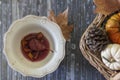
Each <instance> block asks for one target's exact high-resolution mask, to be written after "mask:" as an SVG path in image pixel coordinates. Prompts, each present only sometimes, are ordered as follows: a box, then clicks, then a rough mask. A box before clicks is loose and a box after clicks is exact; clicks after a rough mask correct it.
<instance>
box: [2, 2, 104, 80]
mask: <svg viewBox="0 0 120 80" xmlns="http://www.w3.org/2000/svg"><path fill="white" fill-rule="evenodd" d="M0 2H1V4H0V80H105V79H104V78H103V76H102V75H101V74H100V73H99V72H98V71H97V70H96V69H95V68H93V67H92V66H91V65H90V64H89V63H88V61H86V60H85V58H84V57H83V56H82V54H81V52H80V49H79V40H80V37H81V35H82V34H83V32H84V31H85V29H86V28H87V26H88V25H89V24H90V23H91V22H92V20H93V19H94V17H95V14H94V13H93V10H94V7H95V6H93V2H92V0H0ZM67 7H69V23H74V26H75V27H74V31H73V32H72V34H71V36H72V38H71V39H70V41H68V42H67V43H66V55H65V58H64V60H63V61H62V62H61V64H60V66H59V68H58V69H57V70H56V71H55V72H53V73H51V74H49V75H47V76H45V77H43V78H33V77H24V76H22V75H21V74H19V73H18V72H16V71H14V70H12V69H11V68H10V67H9V66H8V64H7V61H6V58H5V56H4V55H3V36H4V33H5V32H6V31H7V30H8V28H9V26H10V24H11V23H12V22H13V21H15V20H16V19H19V18H22V17H24V16H26V15H29V14H33V15H38V16H47V15H48V13H49V10H50V9H52V10H54V11H55V14H56V15H57V14H58V13H60V12H62V11H64V10H65V9H66V8H67Z"/></svg>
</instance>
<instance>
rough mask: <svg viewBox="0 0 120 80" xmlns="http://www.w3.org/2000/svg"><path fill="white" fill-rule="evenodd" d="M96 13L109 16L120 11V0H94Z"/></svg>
mask: <svg viewBox="0 0 120 80" xmlns="http://www.w3.org/2000/svg"><path fill="white" fill-rule="evenodd" d="M94 3H95V5H96V7H97V8H96V10H95V12H96V13H101V14H104V15H109V14H110V13H113V12H115V11H117V10H119V9H120V0H94Z"/></svg>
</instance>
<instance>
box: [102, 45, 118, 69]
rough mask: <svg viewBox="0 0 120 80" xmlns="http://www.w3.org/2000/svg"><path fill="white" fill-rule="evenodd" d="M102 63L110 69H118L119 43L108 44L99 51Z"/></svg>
mask: <svg viewBox="0 0 120 80" xmlns="http://www.w3.org/2000/svg"><path fill="white" fill-rule="evenodd" d="M101 58H102V61H103V63H104V64H105V65H106V66H107V67H109V68H110V69H112V70H120V45H119V44H109V45H108V46H107V47H106V49H105V50H103V51H102V52H101Z"/></svg>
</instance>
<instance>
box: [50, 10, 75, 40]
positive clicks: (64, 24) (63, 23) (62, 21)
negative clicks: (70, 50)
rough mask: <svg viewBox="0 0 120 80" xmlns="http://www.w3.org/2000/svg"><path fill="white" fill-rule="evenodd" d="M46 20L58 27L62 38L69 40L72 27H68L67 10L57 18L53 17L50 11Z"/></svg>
mask: <svg viewBox="0 0 120 80" xmlns="http://www.w3.org/2000/svg"><path fill="white" fill-rule="evenodd" d="M48 18H49V19H50V20H51V21H53V22H55V23H57V24H58V25H59V26H60V28H61V30H62V33H63V36H64V38H65V39H66V40H69V39H70V33H71V32H72V30H73V25H68V8H67V9H66V10H65V11H64V12H62V13H59V14H58V15H57V16H55V14H54V12H53V11H52V10H51V11H50V14H49V16H48Z"/></svg>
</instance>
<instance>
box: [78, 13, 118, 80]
mask: <svg viewBox="0 0 120 80" xmlns="http://www.w3.org/2000/svg"><path fill="white" fill-rule="evenodd" d="M106 17H107V16H104V15H102V14H98V15H97V16H96V17H95V19H94V20H93V22H92V23H91V24H90V25H89V26H88V28H87V29H86V31H85V32H84V34H83V35H82V37H81V41H80V49H81V52H82V54H83V56H84V57H85V58H86V59H87V60H88V61H89V62H90V64H91V65H92V66H94V67H95V68H96V69H97V70H98V71H99V72H101V74H103V76H104V77H105V78H106V79H107V80H120V71H113V70H111V69H109V68H108V67H107V66H105V65H104V63H103V62H102V60H101V58H100V57H98V56H97V55H95V54H93V52H91V51H90V50H89V48H88V46H87V45H86V42H85V36H86V34H87V32H88V31H89V30H90V28H91V27H101V24H102V23H103V21H105V19H106ZM94 25H95V26H94Z"/></svg>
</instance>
